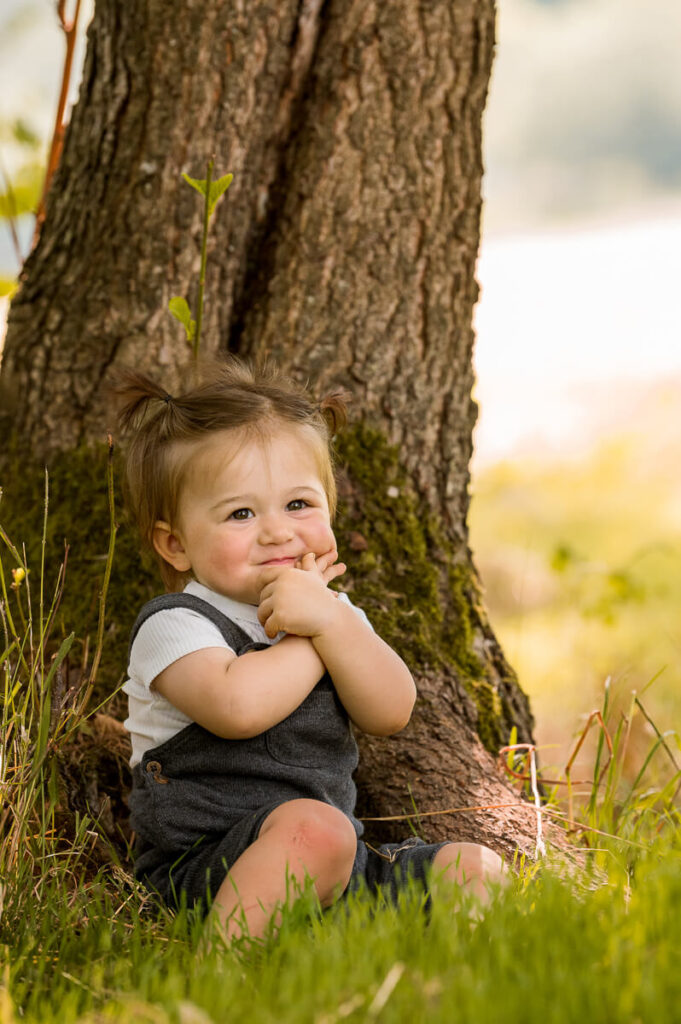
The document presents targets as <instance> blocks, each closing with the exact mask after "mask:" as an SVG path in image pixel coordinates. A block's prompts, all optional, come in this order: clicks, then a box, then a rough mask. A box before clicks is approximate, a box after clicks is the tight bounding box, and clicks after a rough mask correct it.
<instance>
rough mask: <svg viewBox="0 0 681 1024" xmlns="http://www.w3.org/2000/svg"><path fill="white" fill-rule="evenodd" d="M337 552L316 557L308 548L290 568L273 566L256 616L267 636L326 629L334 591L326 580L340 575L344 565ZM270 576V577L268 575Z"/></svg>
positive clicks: (308, 633)
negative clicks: (295, 564)
mask: <svg viewBox="0 0 681 1024" xmlns="http://www.w3.org/2000/svg"><path fill="white" fill-rule="evenodd" d="M337 556H338V553H337V552H336V551H335V550H333V551H327V552H325V554H323V555H319V556H317V557H315V555H314V554H313V553H312V552H311V551H308V553H307V554H305V555H303V557H302V559H300V562H299V565H298V566H297V567H296V568H293V569H290V568H289V569H272V570H271V571H270V572H269V573H267V574H266V575H265V576H264V577H263V582H264V586H263V589H262V591H261V592H260V603H259V605H258V618H259V620H260V622H261V624H262V625H263V626H264V628H265V633H266V634H267V636H269V637H275V636H276V635H277V633H279V632H280V631H283V632H284V633H292V634H294V635H296V636H316V635H317V634H319V633H321V632H323V631H324V630H325V629H328V628H329V626H330V625H331V622H332V621H333V618H334V615H335V610H336V600H335V599H336V594H334V592H333V591H332V590H328V589H327V583H330V582H331V580H333V579H336V577H338V576H342V574H343V573H344V572H345V565H343V563H342V562H338V563H336V558H337ZM268 577H269V578H268Z"/></svg>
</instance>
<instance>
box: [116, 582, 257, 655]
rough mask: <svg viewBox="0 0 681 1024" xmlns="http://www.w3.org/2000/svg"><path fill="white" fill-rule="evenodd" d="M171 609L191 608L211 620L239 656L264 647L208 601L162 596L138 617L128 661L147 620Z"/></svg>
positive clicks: (156, 598) (146, 606) (145, 607)
mask: <svg viewBox="0 0 681 1024" xmlns="http://www.w3.org/2000/svg"><path fill="white" fill-rule="evenodd" d="M169 608H189V609H190V610H191V611H193V612H198V614H199V615H203V617H204V618H205V619H209V620H210V621H211V622H212V623H213V625H214V626H217V628H218V629H219V630H220V632H221V633H222V636H223V637H224V640H225V643H226V644H228V646H229V647H231V648H232V650H233V651H234V652H235V653H236V654H237V655H239V654H244V653H245V651H246V649H247V648H258V647H260V646H264V645H260V644H256V643H255V642H254V641H253V640H252V639H251V637H250V636H249V635H248V633H245V632H244V630H243V629H241V628H240V627H239V626H237V625H236V623H235V622H232V620H231V619H228V618H227V616H226V615H223V613H222V612H219V611H218V610H217V608H215V607H213V605H212V604H209V602H208V601H204V600H203V598H201V597H195V596H194V595H193V594H161V595H160V597H154V598H152V600H151V601H147V603H146V604H145V605H144V606H143V608H142V610H141V611H140V613H139V615H138V616H137V619H136V620H135V625H134V626H133V627H132V634H131V636H130V647H129V648H128V660H129V659H130V651H131V650H132V645H133V643H134V642H135V637H136V636H137V634H138V633H139V631H140V629H141V627H142V626H143V625H144V623H145V622H146V621H147V619H150V618H151V616H152V615H156V613H157V612H164V611H166V610H167V609H169Z"/></svg>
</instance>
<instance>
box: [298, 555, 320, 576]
mask: <svg viewBox="0 0 681 1024" xmlns="http://www.w3.org/2000/svg"><path fill="white" fill-rule="evenodd" d="M298 564H299V567H300V568H301V569H304V570H305V572H314V571H315V569H316V568H317V560H316V558H315V556H314V553H313V552H312V551H306V552H305V554H304V555H303V557H302V558H299V559H298Z"/></svg>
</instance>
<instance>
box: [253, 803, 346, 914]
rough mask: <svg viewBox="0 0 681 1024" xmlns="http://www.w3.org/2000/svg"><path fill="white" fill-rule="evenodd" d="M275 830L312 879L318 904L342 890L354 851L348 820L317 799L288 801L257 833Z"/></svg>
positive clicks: (335, 809)
mask: <svg viewBox="0 0 681 1024" xmlns="http://www.w3.org/2000/svg"><path fill="white" fill-rule="evenodd" d="M269 830H275V831H276V835H277V841H278V842H280V843H282V844H284V845H285V847H286V848H287V849H288V851H289V856H290V858H291V859H292V860H293V859H295V860H297V861H299V862H301V863H302V864H303V865H304V866H305V868H306V870H307V872H308V873H309V874H310V875H311V876H312V877H313V878H314V879H315V883H316V885H317V891H318V892H319V896H320V899H322V902H323V901H324V899H325V898H326V897H327V896H328V897H331V895H332V893H333V892H334V891H336V890H337V889H338V888H339V886H340V887H341V888H343V889H344V888H345V886H346V885H347V883H348V881H349V879H350V875H351V873H352V867H353V864H354V862H355V855H356V852H357V834H356V832H355V829H354V826H353V824H352V822H351V821H350V820H349V818H348V817H347V816H346V815H345V814H343V812H342V811H339V810H338V809H337V808H335V807H331V806H329V805H328V804H325V803H322V802H321V801H318V800H291V801H289V802H288V803H286V804H282V805H281V806H280V807H278V808H277V809H276V811H273V812H272V814H271V815H270V817H269V818H268V820H267V822H266V823H265V826H263V829H262V831H261V833H260V834H261V836H263V835H266V834H267V831H269Z"/></svg>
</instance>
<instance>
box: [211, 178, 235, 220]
mask: <svg viewBox="0 0 681 1024" xmlns="http://www.w3.org/2000/svg"><path fill="white" fill-rule="evenodd" d="M233 178H234V175H233V174H225V175H223V177H222V178H218V179H217V181H211V183H210V202H209V205H208V216H209V217H211V216H212V214H213V210H214V209H215V207H216V205H217V201H218V199H219V198H220V196H223V195H224V194H225V192H226V191H227V189H228V188H229V186H230V185H231V184H232V180H233ZM204 194H205V193H204Z"/></svg>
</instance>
